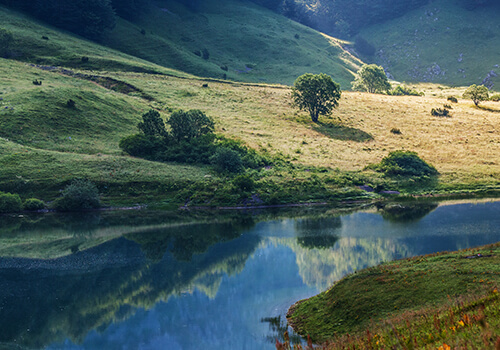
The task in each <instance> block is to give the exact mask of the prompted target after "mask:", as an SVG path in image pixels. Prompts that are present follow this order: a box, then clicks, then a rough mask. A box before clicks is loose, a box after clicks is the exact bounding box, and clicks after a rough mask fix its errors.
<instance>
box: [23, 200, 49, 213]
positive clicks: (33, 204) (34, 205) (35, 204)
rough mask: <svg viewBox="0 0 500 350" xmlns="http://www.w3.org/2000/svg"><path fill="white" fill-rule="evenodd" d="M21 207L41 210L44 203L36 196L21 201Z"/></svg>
mask: <svg viewBox="0 0 500 350" xmlns="http://www.w3.org/2000/svg"><path fill="white" fill-rule="evenodd" d="M23 209H24V210H31V211H36V210H42V209H45V203H44V202H43V201H41V200H40V199H37V198H28V199H26V200H25V201H24V203H23Z"/></svg>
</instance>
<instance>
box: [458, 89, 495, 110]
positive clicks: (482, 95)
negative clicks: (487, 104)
mask: <svg viewBox="0 0 500 350" xmlns="http://www.w3.org/2000/svg"><path fill="white" fill-rule="evenodd" d="M462 97H463V98H467V99H471V100H472V101H473V102H474V104H475V105H476V106H479V102H481V101H487V100H488V99H489V98H490V95H489V93H488V88H487V87H486V86H484V85H479V86H477V85H476V84H473V85H471V86H469V87H468V88H467V90H465V92H464V94H463V95H462Z"/></svg>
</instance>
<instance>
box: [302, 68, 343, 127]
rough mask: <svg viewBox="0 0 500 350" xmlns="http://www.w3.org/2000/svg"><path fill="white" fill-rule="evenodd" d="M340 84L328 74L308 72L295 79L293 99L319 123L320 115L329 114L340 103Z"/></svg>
mask: <svg viewBox="0 0 500 350" xmlns="http://www.w3.org/2000/svg"><path fill="white" fill-rule="evenodd" d="M341 93H342V92H341V90H340V85H339V84H337V83H336V82H334V81H333V79H332V77H330V76H329V75H327V74H324V73H321V74H311V73H306V74H303V75H301V76H300V77H298V78H297V80H295V83H294V84H293V88H292V99H293V102H294V104H295V105H296V106H297V107H299V109H300V110H306V111H308V112H309V114H310V115H311V119H312V121H313V122H315V123H317V122H318V118H319V115H320V114H321V115H329V114H331V113H332V110H333V108H335V107H337V106H338V105H339V102H338V101H339V100H340V95H341Z"/></svg>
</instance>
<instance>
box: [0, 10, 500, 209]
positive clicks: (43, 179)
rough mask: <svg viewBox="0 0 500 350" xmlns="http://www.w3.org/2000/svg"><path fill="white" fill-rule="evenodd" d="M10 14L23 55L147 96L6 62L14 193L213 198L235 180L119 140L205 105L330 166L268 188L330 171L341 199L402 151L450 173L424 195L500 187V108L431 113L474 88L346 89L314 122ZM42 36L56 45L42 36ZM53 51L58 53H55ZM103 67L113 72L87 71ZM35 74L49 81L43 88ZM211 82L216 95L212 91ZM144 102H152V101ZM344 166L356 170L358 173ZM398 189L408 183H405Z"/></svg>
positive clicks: (5, 164) (225, 128) (303, 159)
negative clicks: (184, 191)
mask: <svg viewBox="0 0 500 350" xmlns="http://www.w3.org/2000/svg"><path fill="white" fill-rule="evenodd" d="M0 17H1V18H2V26H4V27H5V28H7V29H8V30H10V31H12V32H13V34H14V38H15V43H14V46H13V47H12V48H11V49H12V53H13V54H16V55H17V56H16V57H17V58H19V59H23V60H28V61H29V60H31V61H35V62H36V61H39V62H41V63H44V64H51V65H52V64H64V65H68V66H70V67H71V69H72V70H74V71H75V72H83V73H85V74H94V75H95V74H98V75H100V76H106V77H109V78H113V79H115V80H118V81H123V82H126V83H128V84H131V85H133V86H135V87H136V88H137V89H140V90H141V91H142V93H132V94H129V95H127V94H123V93H119V92H117V91H113V90H110V89H109V88H105V87H103V86H101V85H98V84H97V83H95V82H91V81H88V80H85V79H80V78H76V77H70V76H67V75H64V74H61V73H60V72H58V71H46V70H42V69H39V68H36V67H32V66H30V65H29V64H26V63H22V62H18V61H14V60H5V59H0V67H1V70H0V82H1V83H0V97H1V98H2V100H1V101H0V118H1V128H0V137H3V139H2V140H1V141H0V143H1V150H2V152H1V153H0V163H1V165H2V169H3V171H2V172H1V173H0V182H1V183H2V184H3V185H2V190H4V191H12V192H19V193H21V194H23V196H27V195H30V194H36V195H38V196H41V197H42V199H46V200H48V199H52V198H53V197H54V196H55V195H56V194H57V190H58V189H60V188H61V187H62V186H63V185H64V184H65V183H67V181H69V180H70V179H71V178H73V177H76V176H81V177H88V178H90V179H91V180H93V181H96V182H97V183H99V184H100V185H101V187H100V189H101V190H102V191H103V193H105V195H106V196H108V198H111V197H112V198H113V199H116V198H117V196H118V195H119V196H121V197H123V198H128V200H129V201H135V200H137V201H143V200H146V198H145V197H141V196H142V194H144V193H149V196H155V195H156V196H167V197H168V196H169V195H171V194H172V192H176V191H179V189H181V188H184V187H185V186H186V184H188V183H194V182H196V183H199V184H200V186H202V187H203V186H205V185H207V188H208V189H209V190H208V191H207V193H206V195H207V196H209V195H210V193H211V194H212V195H213V192H214V191H215V189H217V188H219V189H221V188H225V187H227V186H229V185H230V183H228V182H227V181H224V180H223V179H220V178H219V177H218V176H216V175H215V174H211V173H210V171H209V169H207V168H200V167H193V166H189V167H188V166H179V165H175V164H159V163H151V162H147V161H143V160H140V159H133V158H130V157H126V156H122V155H121V152H120V150H119V148H118V141H119V140H120V139H121V138H122V137H123V136H126V135H129V134H132V133H135V132H136V130H137V129H136V124H137V122H138V121H139V120H140V118H141V115H142V114H143V113H144V112H145V111H147V110H149V109H150V108H155V109H157V110H159V111H160V112H162V115H163V117H167V116H168V113H169V111H171V110H173V109H177V108H183V109H190V108H199V109H201V110H204V111H205V112H206V113H207V114H208V115H210V116H212V117H213V118H214V119H215V120H216V122H217V131H218V132H219V133H223V134H224V135H226V136H229V137H233V138H237V139H241V140H243V141H244V142H245V143H246V144H248V145H249V146H251V147H253V148H256V149H257V150H260V151H261V152H267V153H270V154H272V155H275V156H279V157H281V158H282V159H285V160H289V161H291V162H292V163H293V164H295V165H303V166H304V167H324V168H327V169H330V170H327V171H326V172H324V171H321V172H315V171H313V172H310V171H304V170H305V169H304V168H302V170H300V169H301V168H298V169H288V168H285V169H279V168H276V169H273V170H272V171H263V172H260V173H258V174H257V175H256V178H257V179H259V178H262V179H263V180H261V182H262V184H263V185H265V184H267V183H268V181H273V182H275V183H281V184H283V185H284V187H287V186H292V184H300V183H303V184H308V183H311V181H310V180H311V177H312V176H318V177H319V180H320V181H323V182H322V184H320V185H321V186H323V188H327V189H328V191H327V194H326V195H330V194H333V193H336V192H339V191H340V192H342V191H343V188H344V187H346V186H352V185H353V184H363V183H371V184H377V183H379V182H383V181H385V180H383V179H380V178H379V177H378V175H376V174H373V173H371V172H361V171H362V170H363V168H364V167H365V166H366V165H368V164H370V163H376V162H378V161H380V160H381V159H382V158H383V157H384V156H386V155H387V154H388V152H390V151H392V150H396V149H407V150H413V151H416V152H418V153H419V154H420V155H421V156H422V157H423V158H424V159H425V160H426V161H429V162H431V163H432V164H434V165H435V166H436V167H437V168H438V170H439V171H440V172H441V174H442V175H441V182H440V184H439V185H438V186H437V187H435V186H434V185H433V186H434V187H432V188H424V189H422V188H421V189H420V190H422V191H430V190H432V191H434V192H436V191H437V192H439V191H441V190H443V189H447V188H448V187H450V186H451V187H453V186H454V187H455V188H457V187H459V188H460V186H462V188H463V189H478V188H482V189H498V187H499V179H500V175H499V174H500V164H499V163H498V159H500V154H499V148H498V143H499V142H500V139H499V138H498V129H499V128H500V125H499V121H498V118H497V116H498V113H499V111H500V106H499V105H498V104H497V103H494V102H488V103H484V105H483V106H484V107H483V108H476V107H474V106H473V104H472V102H470V101H463V100H461V101H460V102H459V103H458V104H454V105H453V108H454V109H453V110H452V115H453V117H452V118H435V117H431V116H430V113H429V112H430V109H431V108H433V107H434V108H435V107H441V106H442V104H443V103H445V102H446V99H445V97H446V96H448V95H451V94H453V95H456V96H459V95H461V92H462V91H463V89H462V90H461V89H437V88H436V87H435V86H432V85H428V86H419V87H418V89H423V90H424V91H425V92H426V96H425V97H392V96H383V95H372V94H365V93H349V92H344V93H343V97H342V100H341V102H340V106H339V108H338V109H337V110H336V111H335V112H334V115H333V117H329V118H323V119H322V123H320V124H319V125H313V124H311V123H310V120H309V117H308V116H307V115H306V114H304V113H298V112H297V111H296V110H295V109H293V108H292V107H291V106H290V98H289V96H290V95H289V94H290V91H289V89H288V88H287V87H284V86H269V85H256V84H253V85H247V84H243V83H231V82H224V81H216V80H209V81H207V80H204V79H200V78H196V77H193V76H189V75H187V74H185V73H181V72H177V71H173V70H170V69H166V68H162V67H160V66H156V65H154V64H151V63H148V62H145V61H142V60H138V59H135V58H134V57H132V56H127V55H124V54H122V53H119V52H116V51H113V50H111V49H107V48H102V47H100V46H98V45H95V44H93V43H90V42H88V41H82V40H79V39H77V38H75V37H72V36H70V35H67V34H64V33H62V32H57V31H54V30H52V29H50V28H47V27H44V26H41V25H39V24H36V23H35V22H32V21H29V20H28V19H26V18H24V17H22V16H18V15H16V14H14V13H12V12H9V11H7V10H1V11H0ZM23 23H24V25H23ZM42 34H43V35H47V36H48V37H49V40H43V39H41V35H42ZM140 35H142V34H140ZM23 50H24V51H23ZM58 50H59V51H58ZM23 52H30V53H31V55H32V56H30V57H28V56H26V55H25V54H22V53H23ZM50 52H54V54H56V55H57V56H55V57H51V56H50ZM90 53H92V54H90ZM83 55H87V56H88V57H90V60H89V63H87V64H83V63H82V62H81V60H80V59H79V58H80V57H81V56H83ZM71 57H73V58H72V59H70V58H71ZM99 57H102V58H99ZM72 60H73V61H72ZM87 65H91V66H90V67H88V66H87ZM92 65H95V67H94V68H97V67H101V65H102V67H101V68H103V69H106V70H101V71H99V72H96V71H88V70H84V68H92V67H93V66H92ZM145 72H149V73H145ZM152 72H157V73H158V74H152ZM34 79H37V80H41V81H42V83H43V84H42V85H41V86H36V85H33V84H32V81H33V80H34ZM207 82H208V85H209V86H208V88H203V87H202V85H203V84H206V83H207ZM144 95H148V96H150V97H151V98H152V99H145V98H142V96H144ZM68 99H72V100H74V101H75V102H76V107H75V108H68V107H67V106H66V102H67V101H68ZM486 108H489V110H488V109H486ZM392 128H399V129H400V130H401V132H402V134H401V135H395V134H392V133H391V132H390V130H391V129H392ZM40 165H43V166H42V167H41V166H40ZM337 169H338V170H337ZM344 171H351V172H356V173H355V174H354V175H353V174H347V175H346V174H344V173H343V172H344ZM208 174H211V175H212V178H210V179H208V180H207V178H205V177H204V176H205V175H208ZM315 179H316V177H315ZM220 182H222V183H224V185H223V186H220ZM315 182H317V180H314V181H313V183H315ZM203 184H205V185H203ZM224 186H225V187H224ZM391 186H393V187H396V188H398V187H400V184H397V183H395V184H393V185H391ZM109 187H114V190H113V191H111V190H110V189H109ZM412 187H413V190H415V186H413V185H412ZM304 188H305V187H304ZM42 189H43V190H42ZM226 190H227V188H226ZM262 191H264V192H265V191H266V190H265V189H264V190H262ZM270 191H271V192H273V191H275V190H270ZM306 191H307V190H306ZM310 191H313V190H312V189H311V190H310ZM118 192H120V193H118ZM268 192H269V191H268ZM271 192H269V193H271ZM315 193H317V192H316V190H314V193H304V194H303V195H301V197H300V198H290V200H325V199H327V197H325V196H326V195H325V194H321V195H317V196H316V195H315ZM134 195H135V196H138V197H136V198H134V197H133V196H134ZM235 195H236V196H237V194H235ZM109 196H111V197H109ZM226 199H227V198H226ZM233 199H234V198H233Z"/></svg>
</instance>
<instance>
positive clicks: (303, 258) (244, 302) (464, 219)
mask: <svg viewBox="0 0 500 350" xmlns="http://www.w3.org/2000/svg"><path fill="white" fill-rule="evenodd" d="M499 210H500V202H486V203H478V204H470V203H469V204H455V205H441V206H437V205H434V204H430V205H429V204H426V205H424V206H414V205H408V204H406V205H387V206H384V207H379V208H372V209H369V210H365V211H359V212H352V213H345V212H339V211H336V210H333V209H307V210H301V211H298V212H281V211H277V212H263V213H261V214H260V215H257V216H256V215H251V214H248V213H247V214H244V213H225V214H223V215H220V216H217V218H214V216H213V215H214V214H213V213H208V214H203V213H157V212H156V213H153V212H135V211H131V212H119V213H118V212H114V213H112V212H102V213H87V214H85V215H83V216H82V215H71V216H60V215H54V214H46V215H43V216H40V215H28V216H24V217H19V216H3V217H0V224H1V225H0V315H1V318H0V347H1V346H6V347H9V346H11V347H16V348H21V349H22V348H35V349H39V348H48V349H159V348H168V349H183V350H187V349H274V345H273V343H274V339H275V338H276V337H279V334H278V331H277V330H276V325H271V326H270V324H271V323H272V322H270V321H269V320H271V319H273V318H274V317H277V316H282V315H284V313H285V312H286V310H287V308H288V307H289V306H290V305H291V304H292V303H294V302H295V301H297V300H299V299H302V298H305V297H309V296H311V295H314V294H316V293H318V292H320V291H322V290H324V289H326V288H328V287H329V286H330V285H331V284H333V283H334V282H335V281H337V280H338V279H340V278H342V277H343V276H345V275H346V274H348V273H351V272H353V271H355V270H358V269H362V268H364V267H367V266H372V265H375V264H378V263H380V262H382V261H389V260H393V259H399V258H404V257H409V256H414V255H419V254H427V253H432V252H436V251H442V250H448V251H451V250H457V249H462V248H467V247H471V246H477V245H482V244H487V243H493V242H497V241H500V217H499V216H498V213H499V212H500V211H499ZM340 213H342V214H340Z"/></svg>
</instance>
